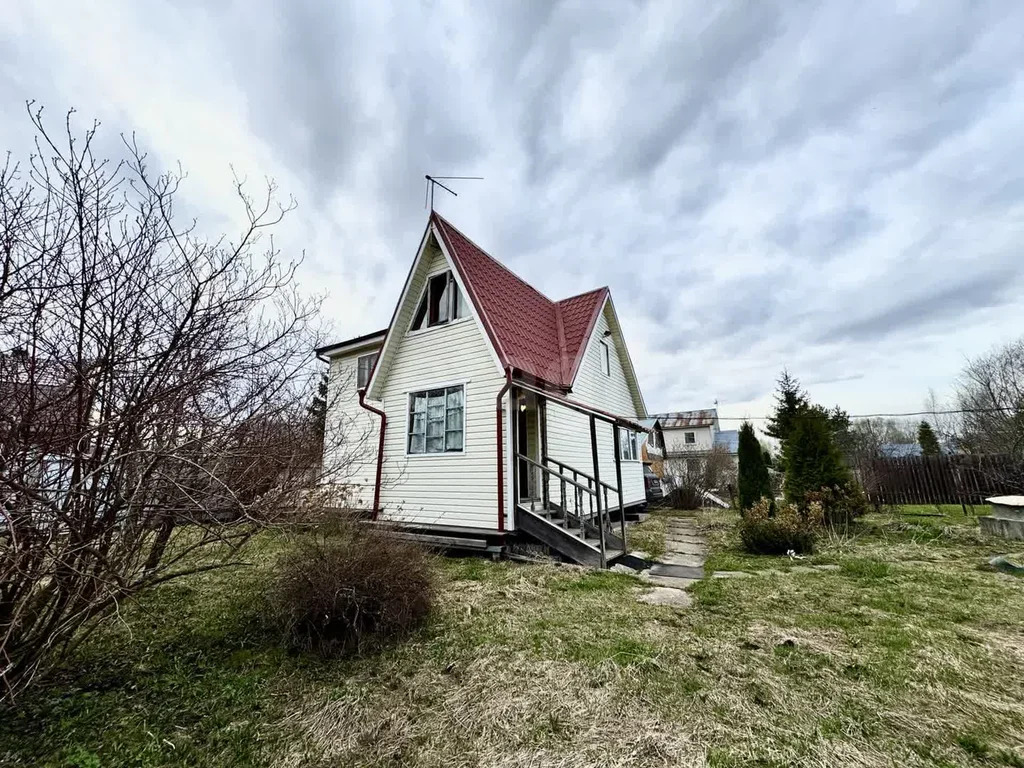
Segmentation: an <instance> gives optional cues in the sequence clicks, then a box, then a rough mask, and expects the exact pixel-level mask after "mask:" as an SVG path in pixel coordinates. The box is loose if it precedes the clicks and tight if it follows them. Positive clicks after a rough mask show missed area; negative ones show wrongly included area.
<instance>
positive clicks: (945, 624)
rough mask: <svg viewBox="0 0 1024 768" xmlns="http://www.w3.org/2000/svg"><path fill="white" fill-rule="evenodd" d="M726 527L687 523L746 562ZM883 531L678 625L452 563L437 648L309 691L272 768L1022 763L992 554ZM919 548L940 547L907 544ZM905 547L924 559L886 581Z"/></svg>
mask: <svg viewBox="0 0 1024 768" xmlns="http://www.w3.org/2000/svg"><path fill="white" fill-rule="evenodd" d="M724 521H726V518H725V517H724V516H723V515H722V514H721V513H715V514H713V515H705V516H704V523H705V525H706V526H707V528H708V532H709V535H710V536H711V537H712V539H713V540H714V541H715V542H716V545H717V546H718V548H719V550H720V551H721V552H723V553H724V555H725V556H726V557H732V558H735V559H736V560H743V557H742V556H741V555H740V554H739V553H738V552H737V551H735V550H734V546H733V544H732V543H731V542H730V539H729V537H730V535H731V534H730V533H729V530H731V529H730V528H728V527H727V526H726V525H723V524H722V523H723V522H724ZM889 522H890V523H891V525H892V530H891V531H883V532H882V534H881V535H880V534H879V532H878V530H876V529H875V528H873V527H872V526H873V525H874V524H871V525H868V526H867V527H865V528H864V529H863V530H862V531H861V533H860V534H859V535H855V536H853V537H847V538H845V539H844V540H843V541H842V542H841V544H840V545H839V546H838V547H837V549H836V551H831V552H830V551H828V550H827V549H826V551H824V552H822V553H821V554H820V555H819V557H818V561H825V560H831V561H834V562H837V563H838V564H839V565H840V570H839V571H828V572H815V573H791V574H784V573H780V571H781V570H783V569H785V568H786V567H788V564H787V563H786V562H784V561H779V560H778V559H774V560H766V559H750V561H749V562H744V565H745V566H746V567H747V568H748V569H751V570H758V569H763V570H774V571H776V573H777V574H778V575H766V576H757V577H754V578H750V579H743V580H735V581H710V580H709V581H707V582H704V583H702V584H701V585H698V587H696V588H695V592H696V595H697V601H696V606H695V608H693V609H691V610H689V611H685V612H678V611H675V610H673V609H669V608H661V607H657V606H647V605H642V604H638V603H636V601H635V595H636V593H637V591H638V590H641V589H643V587H642V586H641V585H639V584H637V583H636V582H635V581H634V580H633V579H631V578H629V577H619V576H616V575H613V574H596V573H586V572H583V571H581V570H579V569H575V568H558V567H550V566H542V567H539V566H522V565H512V564H506V563H497V564H493V563H488V562H484V561H456V562H449V563H448V564H447V566H446V571H447V578H449V579H450V582H449V587H448V589H447V594H448V601H447V603H446V605H445V608H444V616H443V618H442V619H440V620H439V621H438V623H437V624H435V626H434V629H433V632H432V633H431V634H430V635H429V636H427V637H423V638H420V639H419V640H418V641H417V642H416V643H414V644H412V645H408V646H405V647H404V648H402V649H400V650H398V651H396V653H395V654H394V655H393V656H391V657H390V658H389V660H388V662H387V666H383V667H382V666H381V664H380V663H379V662H378V663H375V664H371V665H367V666H366V667H365V668H363V669H361V670H358V671H356V672H355V673H354V675H353V676H352V677H350V678H349V679H347V680H346V681H345V682H344V684H343V685H340V686H338V687H334V688H331V689H329V690H326V691H325V690H313V691H310V692H309V693H308V695H307V696H306V697H305V698H303V699H302V700H301V701H299V702H298V703H297V705H296V708H295V709H294V711H293V712H292V714H291V715H290V717H289V719H288V720H287V721H286V728H287V730H288V731H289V733H291V734H292V737H295V736H298V738H297V739H295V738H292V739H291V740H290V741H289V740H286V741H289V743H288V745H287V747H286V748H285V750H284V752H283V753H281V754H283V755H284V756H286V760H285V762H286V764H288V765H292V766H305V765H320V764H345V765H416V766H441V765H456V766H470V765H472V766H512V765H532V766H552V767H554V766H566V767H568V766H573V767H575V766H591V765H610V766H618V765H623V766H625V765H629V766H670V765H695V766H704V765H707V766H733V765H761V766H769V765H780V766H782V765H807V766H815V765H821V766H826V765H827V766H891V765H906V766H949V765H963V766H968V765H979V764H982V763H979V760H980V761H982V762H984V763H985V764H991V765H1000V764H1003V765H1022V764H1024V758H1022V755H1024V743H1022V734H1024V681H1022V680H1021V676H1020V671H1021V670H1022V669H1024V666H1022V661H1024V659H1022V649H1024V630H1022V629H1021V627H1022V626H1024V596H1022V589H1021V588H1022V586H1024V581H1020V580H1016V579H1013V578H1012V577H1008V576H1004V575H1002V574H997V573H992V572H988V571H983V570H979V565H982V564H983V563H984V562H985V554H986V553H987V550H988V549H991V548H993V547H995V548H996V549H998V547H999V545H998V544H997V543H993V542H990V541H987V540H985V539H983V538H981V537H979V536H978V535H976V534H975V533H974V532H973V531H971V530H970V529H966V528H965V529H964V530H953V531H951V532H945V533H943V532H942V531H941V530H938V529H937V533H936V531H931V532H929V531H917V530H908V529H906V528H905V527H904V526H903V523H901V522H899V521H889ZM935 535H938V536H939V537H940V538H945V539H948V540H945V541H935V540H933V542H932V544H931V545H928V544H926V543H924V544H923V543H921V542H922V540H924V539H927V538H928V537H930V536H935ZM922 546H923V547H925V550H924V554H931V555H939V556H940V557H939V559H936V560H934V562H933V561H928V562H924V563H920V564H918V563H916V562H914V563H911V564H909V565H908V564H901V561H902V560H903V559H904V557H905V556H909V555H913V556H914V557H915V558H918V557H919V556H920V555H921V554H922V552H920V551H918V548H919V547H922ZM889 549H891V550H892V551H893V553H894V554H895V555H896V557H894V558H893V559H892V560H893V562H891V563H889V562H887V561H886V560H885V559H884V555H885V553H886V551H887V550H889ZM880 556H881V558H880ZM755 566H756V567H755ZM384 681H387V683H386V684H383V685H382V684H381V683H383V682H384ZM296 731H297V733H296Z"/></svg>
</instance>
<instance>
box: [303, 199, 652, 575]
mask: <svg viewBox="0 0 1024 768" xmlns="http://www.w3.org/2000/svg"><path fill="white" fill-rule="evenodd" d="M317 353H318V354H319V355H320V356H321V357H322V358H323V359H325V360H328V361H329V362H330V374H329V380H328V381H329V384H328V402H329V404H330V405H329V413H328V434H327V439H326V441H325V446H326V448H325V455H324V465H325V469H327V470H328V472H330V470H331V468H332V467H339V468H340V471H339V472H338V477H337V478H336V482H337V483H338V487H339V492H340V493H341V494H342V497H343V499H344V505H345V506H348V507H351V508H354V509H359V510H365V511H366V513H367V515H368V516H370V517H372V518H373V519H375V520H380V521H388V522H390V523H391V524H395V525H398V526H400V527H401V528H403V529H404V530H407V531H412V532H417V533H420V534H425V535H427V536H435V537H437V538H438V540H440V539H441V538H442V537H443V538H444V539H445V540H449V541H451V540H457V542H458V543H460V544H468V543H469V542H480V543H483V544H485V545H486V546H491V547H494V546H504V545H506V544H507V543H509V542H510V541H511V540H513V539H515V538H520V537H524V538H531V539H534V540H537V541H540V542H542V543H544V544H546V545H548V546H550V547H551V548H553V549H555V550H556V551H558V552H561V553H562V554H564V555H565V556H567V557H569V558H571V559H573V560H576V561H577V562H581V563H587V564H594V565H606V564H608V563H609V562H611V561H612V560H614V559H615V558H616V557H618V556H620V555H622V554H623V553H624V552H625V550H626V544H625V518H626V516H627V515H628V514H629V513H630V511H633V510H636V509H638V508H642V507H643V505H644V504H645V493H644V480H643V465H642V463H641V460H640V450H639V447H638V442H639V441H638V435H640V434H641V433H643V432H644V431H645V428H644V427H643V426H642V425H641V424H640V423H639V420H640V419H642V418H644V417H645V415H646V414H645V409H644V401H643V396H642V395H641V393H640V387H639V384H638V382H637V378H636V373H635V371H634V369H633V364H632V362H631V361H630V358H629V351H628V350H627V348H626V342H625V339H624V338H623V335H622V329H621V326H620V324H619V320H618V317H617V316H616V313H615V306H614V304H613V303H612V299H611V294H610V293H609V291H608V289H607V288H598V289H596V290H593V291H589V292H588V293H584V294H580V295H578V296H572V297H570V298H567V299H562V300H561V301H551V300H550V299H548V298H547V297H546V296H544V295H543V294H541V293H540V292H539V291H537V290H536V289H534V288H532V287H531V286H529V285H528V284H527V283H526V282H524V281H523V280H521V279H520V278H519V277H517V276H516V275H514V274H513V273H512V272H511V271H509V270H508V269H507V268H505V267H504V266H503V265H501V264H500V263H499V262H498V261H496V260H495V259H494V258H492V257H491V256H489V255H488V254H487V253H485V252H484V251H483V249H481V248H480V247H479V246H477V245H476V244H475V243H473V242H472V241H471V240H470V239H469V238H467V237H466V236H465V235H463V234H462V233H461V232H459V231H458V230H457V229H455V227H453V226H452V225H451V224H450V223H449V222H447V221H446V220H445V219H444V218H442V217H441V216H439V215H438V214H437V213H432V214H431V216H430V219H429V221H428V223H427V227H426V231H425V232H424V234H423V238H422V241H421V242H420V246H419V248H418V249H417V252H416V255H415V258H414V259H413V263H412V267H411V268H410V270H409V275H408V277H407V278H406V281H405V286H404V288H403V290H402V294H401V296H400V297H399V299H398V303H397V305H396V307H395V311H394V314H393V316H392V319H391V323H390V325H389V326H388V328H386V329H384V330H382V331H379V332H377V333H373V334H368V335H366V336H360V337H357V338H354V339H349V340H347V341H343V342H340V343H338V344H333V345H330V346H328V347H323V348H321V349H318V350H317Z"/></svg>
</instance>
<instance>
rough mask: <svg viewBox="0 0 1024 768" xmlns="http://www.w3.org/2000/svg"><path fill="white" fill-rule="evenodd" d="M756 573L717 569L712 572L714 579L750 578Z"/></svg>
mask: <svg viewBox="0 0 1024 768" xmlns="http://www.w3.org/2000/svg"><path fill="white" fill-rule="evenodd" d="M753 575H754V574H752V573H747V572H746V571H715V572H714V573H712V574H711V578H713V579H749V578H750V577H752V576H753Z"/></svg>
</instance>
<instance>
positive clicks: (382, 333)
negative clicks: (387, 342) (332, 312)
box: [313, 328, 388, 356]
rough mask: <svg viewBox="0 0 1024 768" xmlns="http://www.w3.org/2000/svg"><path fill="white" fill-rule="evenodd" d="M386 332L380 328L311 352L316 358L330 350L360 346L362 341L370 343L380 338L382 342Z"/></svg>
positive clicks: (386, 330)
mask: <svg viewBox="0 0 1024 768" xmlns="http://www.w3.org/2000/svg"><path fill="white" fill-rule="evenodd" d="M387 332H388V329H387V328H381V329H380V330H379V331H374V332H373V333H364V334H363V335H362V336H354V337H353V338H351V339H345V340H344V341H336V342H334V343H333V344H325V345H324V346H322V347H317V348H316V349H314V350H313V351H314V352H315V353H316V354H317V356H320V355H323V354H326V353H328V352H331V351H332V350H335V349H341V348H342V347H350V346H353V345H355V344H360V343H362V342H364V341H372V340H373V339H375V338H377V337H378V336H379V337H380V338H381V341H383V340H384V336H385V335H386V334H387Z"/></svg>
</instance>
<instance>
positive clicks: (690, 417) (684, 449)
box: [651, 408, 739, 487]
mask: <svg viewBox="0 0 1024 768" xmlns="http://www.w3.org/2000/svg"><path fill="white" fill-rule="evenodd" d="M651 418H653V419H655V420H656V421H657V423H658V425H659V427H660V429H661V433H662V434H663V436H664V437H663V439H664V446H665V449H664V453H663V460H664V462H665V465H666V469H665V472H664V476H666V477H667V478H668V479H670V480H672V481H673V482H675V483H676V484H677V485H678V484H679V483H680V482H682V478H683V476H687V475H688V476H690V477H691V478H692V477H693V476H696V475H698V474H700V475H702V476H705V475H706V474H707V473H706V472H705V470H706V469H707V468H708V467H709V466H711V464H709V462H708V461H707V458H708V457H709V456H711V455H712V453H713V452H715V453H716V454H723V455H724V456H725V457H726V458H725V460H724V462H716V465H717V466H715V471H714V473H713V474H714V475H715V477H714V478H712V482H710V485H712V486H715V487H717V486H719V485H721V486H723V487H724V485H726V484H727V483H728V482H730V481H731V478H730V477H720V476H719V475H720V474H721V473H722V472H724V473H725V474H726V475H732V474H734V473H735V471H736V467H737V463H736V462H737V454H738V451H739V431H738V430H735V429H728V430H723V429H721V428H720V426H719V420H718V410H717V409H715V408H705V409H703V410H699V411H673V412H671V413H655V414H652V415H651ZM704 484H708V482H707V478H706V477H704Z"/></svg>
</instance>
